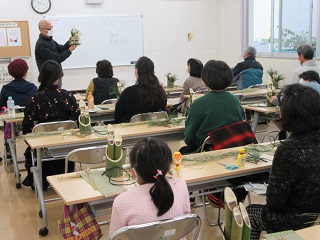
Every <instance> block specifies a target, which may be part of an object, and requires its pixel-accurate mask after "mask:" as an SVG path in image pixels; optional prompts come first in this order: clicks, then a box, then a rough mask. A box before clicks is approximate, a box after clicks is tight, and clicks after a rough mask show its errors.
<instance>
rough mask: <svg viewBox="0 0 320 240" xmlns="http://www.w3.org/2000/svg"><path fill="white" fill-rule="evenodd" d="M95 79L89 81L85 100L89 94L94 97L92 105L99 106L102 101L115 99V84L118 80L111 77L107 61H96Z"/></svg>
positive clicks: (111, 72)
mask: <svg viewBox="0 0 320 240" xmlns="http://www.w3.org/2000/svg"><path fill="white" fill-rule="evenodd" d="M96 73H97V74H98V77H97V78H94V79H92V80H91V81H90V83H89V86H88V88H87V90H86V94H85V98H86V99H87V98H88V95H89V92H91V93H92V95H93V97H94V104H95V105H98V104H101V103H102V102H103V101H104V100H107V99H111V98H117V97H118V96H117V92H116V91H117V88H118V85H117V83H118V82H119V79H117V78H114V77H113V67H112V64H111V62H109V61H108V60H101V61H98V62H97V64H96Z"/></svg>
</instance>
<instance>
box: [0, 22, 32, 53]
mask: <svg viewBox="0 0 320 240" xmlns="http://www.w3.org/2000/svg"><path fill="white" fill-rule="evenodd" d="M29 56H31V51H30V38H29V25H28V21H0V58H11V57H29Z"/></svg>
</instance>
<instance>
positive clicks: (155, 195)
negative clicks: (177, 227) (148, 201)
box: [149, 174, 174, 217]
mask: <svg viewBox="0 0 320 240" xmlns="http://www.w3.org/2000/svg"><path fill="white" fill-rule="evenodd" d="M149 193H150V195H151V198H152V201H153V203H154V205H156V207H157V208H158V214H157V216H158V217H160V216H162V215H163V214H165V213H166V212H168V211H169V209H170V208H171V207H172V205H173V202H174V195H173V191H172V188H171V186H170V184H169V182H168V181H167V179H166V178H165V176H163V175H162V174H161V175H159V176H158V177H157V179H156V182H155V184H154V185H153V186H152V188H150V190H149Z"/></svg>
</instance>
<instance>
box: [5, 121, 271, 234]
mask: <svg viewBox="0 0 320 240" xmlns="http://www.w3.org/2000/svg"><path fill="white" fill-rule="evenodd" d="M260 127H261V128H264V127H265V126H259V128H260ZM273 130H276V128H275V127H274V126H271V128H270V129H269V130H268V131H269V132H270V131H273ZM265 134H266V132H264V133H260V134H257V136H258V139H259V140H260V141H261V139H262V138H263V137H264V136H265ZM271 135H275V134H271ZM267 138H268V137H267ZM2 139H3V137H2V132H1V135H0V144H1V146H3V140H2ZM265 140H267V139H265ZM182 144H183V143H181V142H179V143H174V144H170V147H171V148H172V150H174V151H176V150H177V149H178V148H179V147H180V146H182ZM24 149H25V143H24V142H22V141H20V142H18V143H17V152H18V158H19V159H20V160H22V156H23V152H24ZM0 151H1V156H2V155H3V149H2V148H1V150H0ZM22 166H23V164H21V167H22ZM9 168H10V169H9V170H7V169H6V167H5V163H4V161H2V162H1V163H0V239H3V240H18V239H25V240H37V239H42V240H44V239H48V240H61V239H63V238H62V236H61V235H60V233H59V232H58V225H57V220H58V219H61V218H62V217H63V202H62V201H61V200H60V201H55V202H50V203H47V204H46V207H47V211H48V216H49V218H48V224H49V226H48V229H49V234H48V235H47V236H45V237H41V236H39V234H38V232H39V229H40V228H41V227H42V224H43V221H42V219H41V218H40V217H39V215H38V202H37V198H36V195H35V192H34V191H33V190H32V189H31V188H27V187H25V186H22V187H21V189H16V185H15V176H14V173H13V172H12V169H13V166H12V164H9ZM10 170H11V171H10ZM25 176H26V171H21V179H24V177H25ZM52 196H57V195H56V194H55V192H54V190H53V189H50V190H49V191H46V192H45V197H46V198H49V197H52ZM252 201H253V202H254V203H264V201H265V199H264V197H260V196H252ZM196 202H197V203H200V202H201V199H200V198H196ZM207 209H208V214H209V217H210V219H211V220H212V221H216V220H217V217H218V210H217V209H214V208H212V207H211V206H207ZM192 213H196V214H198V215H199V216H200V217H201V219H202V227H201V231H200V236H199V239H201V240H209V239H210V240H212V239H221V232H220V229H219V227H218V226H214V227H210V226H209V224H208V223H207V221H206V219H205V215H204V211H203V208H202V207H197V208H192ZM223 218H224V211H223V210H222V211H221V219H223ZM101 229H102V232H103V234H104V236H103V237H102V238H101V239H104V240H106V239H108V229H109V225H103V226H101ZM188 239H191V238H190V237H188Z"/></svg>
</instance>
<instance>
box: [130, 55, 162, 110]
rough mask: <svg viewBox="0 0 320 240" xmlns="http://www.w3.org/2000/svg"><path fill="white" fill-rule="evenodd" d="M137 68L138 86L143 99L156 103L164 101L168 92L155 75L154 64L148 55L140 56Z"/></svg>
mask: <svg viewBox="0 0 320 240" xmlns="http://www.w3.org/2000/svg"><path fill="white" fill-rule="evenodd" d="M135 68H136V69H137V72H138V79H137V83H136V85H137V87H138V92H139V95H140V98H141V100H142V101H145V102H148V103H151V104H154V103H155V102H163V101H165V99H166V93H165V91H164V89H163V87H162V86H161V85H160V83H159V80H158V78H157V77H156V75H154V64H153V62H152V61H151V59H150V58H148V57H140V58H139V60H138V61H137V62H136V65H135Z"/></svg>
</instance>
